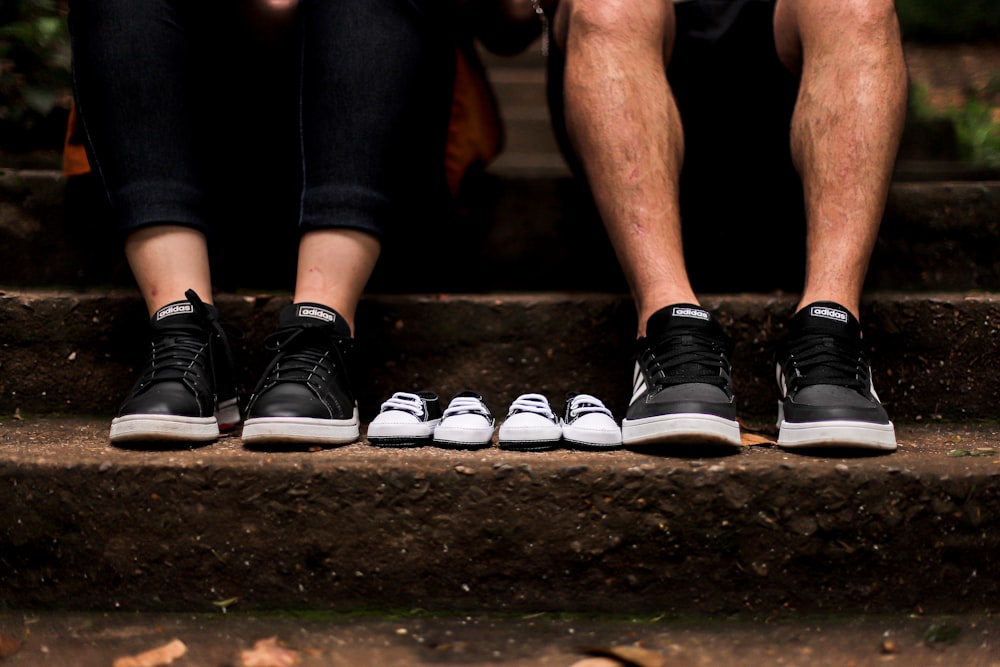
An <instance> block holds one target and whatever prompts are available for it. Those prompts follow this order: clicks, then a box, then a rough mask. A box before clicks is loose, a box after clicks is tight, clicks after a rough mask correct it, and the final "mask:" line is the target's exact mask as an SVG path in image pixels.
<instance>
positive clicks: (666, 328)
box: [622, 304, 740, 446]
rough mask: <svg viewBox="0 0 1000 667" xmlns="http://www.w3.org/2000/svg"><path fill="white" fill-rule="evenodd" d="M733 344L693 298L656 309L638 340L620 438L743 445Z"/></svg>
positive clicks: (630, 442)
mask: <svg viewBox="0 0 1000 667" xmlns="http://www.w3.org/2000/svg"><path fill="white" fill-rule="evenodd" d="M732 353H733V344H732V342H731V341H730V340H729V337H728V336H726V334H725V332H724V331H723V330H722V327H721V326H719V323H718V322H717V321H716V320H715V319H714V318H713V317H712V315H711V314H710V313H709V312H708V311H707V310H704V309H702V308H700V307H698V306H694V305H690V304H676V305H673V306H667V307H666V308H661V309H660V310H658V311H656V312H655V313H653V315H652V316H650V318H649V322H648V323H647V324H646V336H645V338H640V339H639V340H638V341H636V363H635V372H634V376H633V390H632V400H631V403H630V404H629V406H628V411H627V412H626V414H625V419H624V420H623V421H622V444H623V445H625V446H631V445H645V444H653V443H676V444H710V445H733V446H739V445H740V426H739V423H738V422H737V421H736V404H735V400H734V397H733V388H732V380H731V378H730V374H731V368H732V367H731V358H732Z"/></svg>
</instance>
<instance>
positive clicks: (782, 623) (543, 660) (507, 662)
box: [0, 601, 1000, 667]
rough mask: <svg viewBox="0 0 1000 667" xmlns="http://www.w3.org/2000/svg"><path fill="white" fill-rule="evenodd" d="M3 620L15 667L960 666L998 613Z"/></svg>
mask: <svg viewBox="0 0 1000 667" xmlns="http://www.w3.org/2000/svg"><path fill="white" fill-rule="evenodd" d="M0 633H2V634H6V635H7V636H8V637H10V638H18V637H24V640H23V643H22V644H21V645H20V646H19V647H18V650H17V652H16V654H14V655H12V656H11V657H10V660H11V662H12V663H13V664H16V665H18V666H19V667H36V666H37V667H53V666H54V665H72V666H73V667H108V665H112V664H113V663H114V661H115V660H116V659H120V658H122V657H123V656H131V655H135V654H136V653H139V652H141V651H145V650H149V649H151V648H153V647H158V646H162V645H163V644H164V643H166V642H167V641H171V640H172V639H174V638H176V639H179V640H180V641H182V642H183V643H184V646H185V648H186V649H187V651H186V653H185V654H184V656H183V657H182V658H181V661H180V662H178V663H177V664H179V665H203V666H204V665H235V664H240V658H239V656H241V655H242V653H243V652H244V651H249V649H250V648H251V647H252V646H254V645H255V643H256V642H258V641H260V640H264V639H266V638H272V639H275V638H276V639H277V642H278V646H281V647H284V648H286V649H287V650H290V651H293V652H295V653H296V655H297V657H298V658H299V659H300V660H301V662H300V663H299V662H296V663H294V664H301V665H302V666H303V667H320V666H323V667H325V666H328V665H372V666H377V667H413V666H414V665H423V666H424V667H446V666H449V665H455V664H461V665H462V666H463V667H497V665H503V666H504V667H538V666H539V665H555V666H560V667H568V666H569V665H575V664H577V663H578V662H580V661H582V660H584V659H585V658H588V657H590V658H591V660H596V659H597V658H595V657H594V656H597V655H612V654H617V655H621V656H626V655H630V656H631V657H634V658H635V659H637V660H643V661H644V662H643V663H642V664H646V665H652V664H661V663H654V662H653V661H654V659H662V660H669V662H667V663H666V664H670V665H734V664H738V665H744V666H751V665H775V664H779V665H780V664H804V662H807V663H808V664H809V665H810V667H843V665H869V664H881V663H884V662H890V661H897V662H898V661H901V659H905V664H906V665H907V666H908V667H924V666H930V665H941V664H945V663H947V664H949V665H964V666H966V667H969V666H972V665H989V664H990V663H989V662H988V661H989V657H990V656H991V655H995V653H996V650H997V646H998V638H997V637H998V635H1000V619H997V617H996V616H984V615H983V614H980V613H975V612H966V613H961V614H949V615H931V614H893V615H880V616H873V615H869V614H856V615H851V616H846V617H844V616H842V617H837V618H831V617H829V616H816V615H802V614H795V613H788V614H784V615H781V616H778V617H774V616H770V617H753V616H752V615H750V614H743V615H741V616H739V617H736V618H706V619H691V618H685V617H672V616H666V615H664V614H655V615H647V616H642V617H638V618H637V617H635V616H631V615H619V614H615V613H614V610H613V609H612V610H608V611H606V612H605V613H603V614H586V615H584V614H546V613H529V614H521V615H517V616H512V615H501V614H448V613H445V614H431V613H428V612H426V611H423V610H419V609H417V610H402V611H396V612H391V611H390V612H383V613H378V612H369V613H366V614H357V613H353V614H342V613H336V612H323V611H312V612H302V611H298V610H286V611H280V612H275V611H270V612H267V613H256V614H255V613H249V614H248V613H243V612H241V611H240V603H239V601H236V602H234V603H232V604H231V605H230V606H229V607H228V611H227V613H225V614H222V613H218V612H216V613H214V614H211V615H209V614H177V613H174V614H170V613H160V612H143V613H135V612H127V611H120V612H118V613H101V612H79V611H65V610H62V611H39V610H30V611H21V610H7V613H6V614H5V615H4V616H3V617H0ZM8 642H11V640H8ZM258 655H259V654H258ZM261 662H264V661H263V660H262V661H261ZM615 663H617V661H615ZM258 664H260V663H258ZM270 664H278V663H277V662H276V661H272V662H270ZM581 664H583V663H581ZM590 664H593V665H596V664H601V663H597V662H591V663H590ZM606 664H614V663H606ZM619 664H620V663H619Z"/></svg>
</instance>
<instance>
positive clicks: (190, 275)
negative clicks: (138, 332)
mask: <svg viewBox="0 0 1000 667" xmlns="http://www.w3.org/2000/svg"><path fill="white" fill-rule="evenodd" d="M125 256H126V257H127V258H128V263H129V266H130V267H131V268H132V274H133V275H134V276H135V279H136V283H138V285H139V291H140V293H141V294H142V298H143V299H144V300H145V302H146V308H147V309H148V310H149V314H150V315H152V314H153V313H155V312H156V311H157V310H159V309H160V308H162V307H163V306H165V305H167V304H168V303H171V302H173V301H181V300H183V299H184V298H186V297H185V296H184V292H185V291H187V290H189V289H193V290H194V291H195V292H197V293H198V296H199V297H201V299H202V301H204V302H205V303H212V279H211V271H210V269H209V264H208V244H207V242H206V240H205V236H204V235H203V234H202V233H201V232H199V231H197V230H195V229H191V228H190V227H180V226H177V225H155V226H151V227H141V228H139V229H137V230H136V231H134V232H132V233H131V234H129V236H128V238H127V239H126V240H125Z"/></svg>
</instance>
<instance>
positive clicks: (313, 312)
mask: <svg viewBox="0 0 1000 667" xmlns="http://www.w3.org/2000/svg"><path fill="white" fill-rule="evenodd" d="M298 316H299V317H311V318H313V319H316V320H323V321H324V322H333V320H334V319H335V317H334V314H333V313H331V312H330V311H328V310H323V309H322V308H316V307H313V306H300V307H299V311H298Z"/></svg>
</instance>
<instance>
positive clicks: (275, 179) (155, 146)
mask: <svg viewBox="0 0 1000 667" xmlns="http://www.w3.org/2000/svg"><path fill="white" fill-rule="evenodd" d="M448 4H449V3H447V2H440V0H336V2H328V1H326V0H301V2H300V3H299V7H298V9H297V17H296V18H297V25H296V28H295V39H292V40H286V42H287V43H286V44H284V45H279V46H275V45H270V46H265V45H260V44H252V43H251V41H252V40H251V39H250V38H249V37H247V36H246V35H247V32H248V31H247V30H246V29H245V25H243V24H241V10H242V9H243V6H244V5H243V3H242V1H241V0H232V1H228V2H222V1H220V2H214V1H213V2H203V1H201V0H142V1H141V2H136V1H134V0H71V2H70V14H69V21H70V29H71V34H72V40H73V72H74V86H75V94H76V103H77V109H78V111H79V113H80V117H81V120H82V125H83V128H84V131H85V136H86V140H87V144H88V157H89V159H90V161H91V164H92V165H93V167H94V169H95V171H96V172H97V173H98V175H99V176H100V179H101V181H102V183H103V185H104V188H105V190H106V192H107V196H108V198H109V201H110V204H111V207H112V210H113V215H114V217H115V220H116V223H117V224H118V225H119V227H120V228H121V229H122V230H123V231H129V230H132V229H135V228H137V227H141V226H144V225H152V224H176V225H184V226H189V227H193V228H196V229H199V230H202V231H204V232H206V233H209V232H212V231H218V229H217V228H218V227H220V226H223V225H224V224H225V223H226V222H227V221H226V220H225V219H224V218H226V217H227V216H233V215H238V213H235V212H236V211H239V210H240V208H239V207H234V206H232V202H231V200H230V201H229V202H227V201H225V200H226V199H227V198H232V197H234V196H235V197H238V198H243V199H245V200H246V201H247V202H249V203H250V204H251V206H252V203H253V202H254V200H256V201H258V202H261V203H262V204H266V202H267V200H268V199H270V198H272V197H277V196H280V195H281V191H282V190H283V189H287V188H288V187H294V188H296V189H298V190H299V195H298V197H297V198H296V200H297V201H295V200H293V201H294V204H295V205H294V207H292V206H289V207H288V208H287V209H286V211H287V212H288V213H290V214H291V215H292V216H296V217H297V218H298V222H299V228H300V229H301V230H302V231H305V230H309V229H317V228H331V227H336V228H351V229H357V230H361V231H364V232H367V233H369V234H372V235H374V236H376V237H379V238H382V237H383V236H384V235H385V234H386V233H387V232H388V231H389V229H390V226H391V224H392V220H393V219H394V218H395V217H396V215H397V214H398V212H399V209H400V208H401V206H402V205H403V204H404V203H410V199H409V197H410V196H411V195H414V194H419V196H421V197H429V196H430V191H433V192H434V193H435V194H440V195H441V196H442V198H444V197H445V196H446V194H447V193H446V190H445V183H444V174H443V165H444V144H445V137H446V132H447V123H448V114H449V110H450V104H451V86H452V81H453V67H454V65H453V58H454V42H453V40H452V38H451V32H450V30H449V28H448V25H447V20H448V17H449V15H450V13H449V12H448V11H447V7H448ZM262 111H263V112H265V113H258V112H262ZM248 145H254V146H256V147H257V148H258V149H261V147H264V149H265V153H264V154H266V155H267V157H268V160H267V163H266V164H254V163H253V160H254V157H255V156H254V155H248V154H247V153H246V147H247V146H248ZM268 146H270V147H271V148H272V150H270V151H267V150H266V148H267V147H268ZM237 147H241V148H242V149H243V151H244V152H243V153H239V152H237V151H236V150H235V149H236V148H237ZM247 160H249V161H250V164H252V165H253V166H254V167H255V168H256V167H260V168H264V169H267V170H268V172H269V173H270V176H269V178H265V179H260V178H259V176H258V175H255V174H252V173H248V171H247V170H246V169H245V168H246V167H247V166H248V164H247V163H246V161H247ZM233 173H236V174H243V176H242V177H241V178H242V181H241V182H242V184H243V188H242V190H241V189H240V188H239V184H238V183H236V184H234V183H233V182H232V181H231V180H228V179H229V178H231V176H230V175H231V174H233ZM223 185H228V186H231V187H229V188H228V190H227V188H225V187H217V186H223ZM233 186H235V187H233ZM272 186H273V187H272ZM220 193H221V194H220ZM247 209H248V210H249V209H250V207H247ZM251 213H252V212H251ZM237 222H240V221H237ZM275 230H276V227H275V226H274V224H273V222H270V224H269V225H268V227H267V228H266V229H259V228H258V229H256V230H255V229H253V228H251V229H247V228H246V226H245V225H244V226H242V227H237V232H238V233H240V234H243V235H247V234H248V233H249V234H250V235H252V232H254V231H257V232H258V234H261V233H263V234H269V235H273V234H274V232H275Z"/></svg>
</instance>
